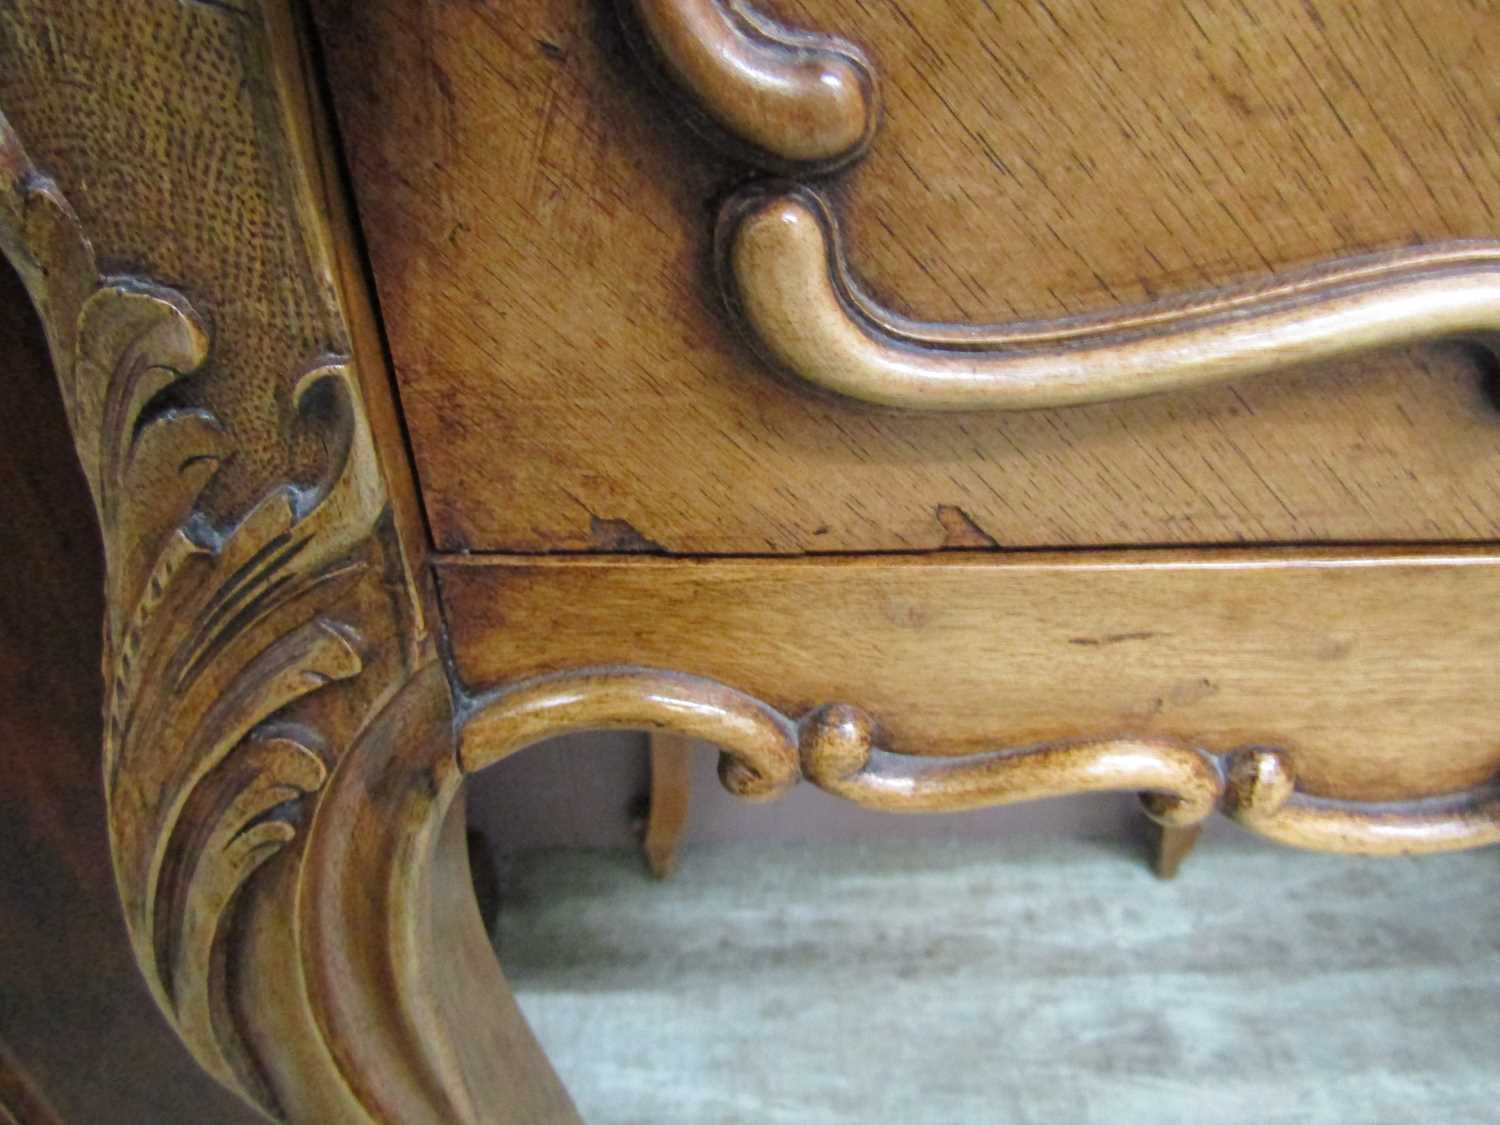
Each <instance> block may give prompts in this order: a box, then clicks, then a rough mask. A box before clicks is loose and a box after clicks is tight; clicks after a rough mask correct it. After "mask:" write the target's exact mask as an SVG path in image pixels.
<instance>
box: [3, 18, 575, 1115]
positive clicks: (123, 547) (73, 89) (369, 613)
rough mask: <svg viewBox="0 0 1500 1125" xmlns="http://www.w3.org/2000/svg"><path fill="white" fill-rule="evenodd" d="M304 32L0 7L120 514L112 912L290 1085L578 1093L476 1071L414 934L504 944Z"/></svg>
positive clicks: (68, 315)
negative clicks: (462, 798) (468, 886)
mask: <svg viewBox="0 0 1500 1125" xmlns="http://www.w3.org/2000/svg"><path fill="white" fill-rule="evenodd" d="M305 58H306V56H305V53H304V50H303V44H302V42H301V40H300V34H299V31H298V25H297V23H296V22H295V19H294V13H293V8H292V7H291V6H290V5H289V4H285V3H281V2H279V0H266V2H263V3H249V2H246V3H242V4H235V5H229V4H182V3H178V2H176V0H126V2H124V3H113V2H111V3H108V4H104V3H98V4H95V3H84V4H73V3H67V4H64V3H35V2H31V0H20V2H18V3H14V4H10V5H6V6H3V7H0V106H3V108H4V114H5V115H4V116H0V251H3V252H4V253H5V255H6V256H7V258H8V259H9V260H10V261H11V262H12V263H13V265H14V266H15V268H16V270H17V272H18V273H19V275H20V276H21V278H22V281H23V282H24V283H25V285H26V287H27V290H28V292H29V294H30V296H31V298H32V300H33V302H34V304H35V305H36V307H37V309H38V311H39V313H40V315H41V320H42V323H43V325H44V329H45V331H46V334H47V337H48V343H49V347H50V350H51V353H52V358H53V362H54V366H55V368H56V374H57V378H58V382H59V384H60V387H61V390H62V395H63V398H64V401H65V405H66V408H67V413H68V416H69V421H70V425H71V428H72V431H73V436H74V443H75V446H76V448H77V452H78V455H79V459H80V461H81V462H82V465H83V469H84V472H85V475H86V477H87V479H88V483H89V487H90V489H91V491H92V494H93V499H94V503H95V506H96V508H97V511H98V515H99V520H100V524H101V528H102V532H103V540H104V544H105V554H106V572H107V574H106V595H107V610H106V620H105V626H104V633H105V637H104V641H105V646H104V647H105V656H104V673H105V678H106V688H105V725H106V737H105V746H104V755H103V756H104V763H103V765H104V775H105V789H106V798H107V806H108V813H109V829H110V837H111V845H112V852H113V860H114V867H115V877H116V881H117V883H118V886H119V890H120V895H121V899H122V903H123V906H124V913H125V918H126V922H127V926H128V929H129V933H130V937H131V941H132V945H133V948H134V953H135V955H136V958H137V960H138V962H139V964H140V967H141V969H142V971H143V973H144V975H145V977H146V979H147V981H148V983H149V985H150V987H151V990H152V992H153V994H154V996H155V998H156V1000H157V1002H158V1003H159V1004H160V1006H161V1007H162V1009H163V1011H164V1012H165V1013H166V1014H167V1016H168V1018H169V1019H170V1020H171V1022H172V1023H173V1025H174V1026H175V1027H176V1029H177V1031H178V1032H179V1033H180V1035H181V1036H182V1038H183V1040H184V1042H185V1043H186V1044H187V1046H188V1048H189V1049H190V1050H191V1051H192V1053H193V1055H194V1056H195V1057H196V1059H197V1060H198V1062H199V1063H200V1064H201V1065H202V1066H203V1067H204V1068H205V1069H206V1070H208V1071H209V1072H210V1073H211V1074H213V1075H214V1076H215V1077H216V1078H218V1079H219V1080H220V1081H221V1082H223V1083H224V1084H225V1085H226V1086H228V1087H230V1088H231V1089H233V1090H235V1091H236V1092H238V1093H239V1094H241V1095H243V1096H244V1097H245V1098H246V1099H247V1100H249V1101H250V1102H251V1103H253V1104H254V1105H256V1106H258V1107H259V1108H260V1109H261V1110H263V1111H264V1112H266V1113H267V1114H269V1115H271V1116H274V1117H278V1118H284V1119H287V1120H292V1121H318V1122H323V1121H341V1122H342V1121H349V1122H359V1121H370V1122H376V1121H403V1122H405V1121H430V1122H449V1121H477V1120H490V1119H493V1115H494V1114H503V1113H507V1112H509V1111H510V1110H512V1109H514V1108H515V1107H516V1106H517V1105H518V1104H519V1103H520V1102H522V1101H525V1100H526V1099H527V1098H530V1097H531V1096H532V1095H533V1094H536V1095H537V1097H538V1098H539V1099H540V1101H541V1102H542V1103H543V1104H544V1105H545V1106H547V1107H549V1108H550V1109H551V1110H555V1111H556V1114H555V1116H556V1117H557V1118H558V1119H567V1115H568V1109H567V1100H566V1096H565V1095H563V1094H562V1093H561V1091H560V1088H558V1087H556V1083H555V1080H553V1079H551V1078H550V1072H549V1071H548V1070H547V1068H546V1065H545V1062H544V1061H543V1060H541V1059H540V1056H539V1055H538V1054H536V1052H535V1049H534V1047H528V1041H527V1039H526V1038H525V1033H524V1029H522V1030H521V1031H520V1032H516V1031H515V1030H514V1029H513V1028H512V1029H511V1030H510V1031H509V1032H508V1034H510V1035H511V1036H512V1039H511V1045H512V1047H513V1048H514V1050H513V1051H512V1052H511V1053H510V1054H508V1055H507V1056H506V1057H505V1058H503V1059H500V1060H498V1061H497V1062H495V1063H494V1064H493V1065H492V1066H490V1068H489V1071H488V1073H489V1074H490V1075H491V1076H492V1077H491V1081H490V1085H489V1087H488V1088H487V1087H486V1083H485V1079H484V1076H483V1075H480V1076H479V1077H476V1074H477V1073H478V1070H477V1068H476V1066H475V1065H474V1062H473V1059H472V1058H471V1057H470V1055H471V1054H472V1052H470V1053H469V1054H466V1053H465V1052H464V1050H463V1049H461V1048H460V1047H458V1046H455V1041H454V1040H455V1036H456V1035H457V1032H456V1031H455V1028H462V1029H463V1031H464V1033H466V1034H469V1033H477V1034H478V1035H480V1036H481V1037H483V1036H484V1035H486V1034H488V1032H487V1031H486V1028H487V1026H488V1025H487V1024H486V1022H485V1020H484V1019H483V1017H482V1015H481V1016H479V1017H477V1018H476V1019H474V1020H473V1021H466V1020H463V1019H457V1018H451V1017H452V1009H453V1008H454V1007H455V1006H459V1007H461V1006H462V1004H463V1002H464V1001H463V1000H462V998H460V999H458V1000H455V999H454V997H455V996H456V995H457V994H456V992H455V991H454V990H453V989H452V988H451V987H449V986H448V985H447V984H445V980H446V978H445V977H444V975H443V974H444V973H445V972H448V971H449V970H447V969H444V968H442V966H441V964H439V965H438V967H437V968H434V967H433V966H434V964H437V963H438V959H437V958H434V957H432V956H430V954H429V951H428V950H427V949H426V946H425V942H427V941H429V940H435V939H434V938H433V936H432V935H433V934H434V933H436V932H439V929H438V928H439V927H448V929H446V930H442V931H441V932H445V933H447V934H448V938H447V941H446V943H445V944H447V945H448V946H449V947H450V948H453V949H458V950H462V951H464V952H463V954H462V956H464V957H468V958H470V959H472V956H473V953H472V951H473V949H474V948H476V947H477V948H481V949H485V956H487V957H488V956H489V954H488V952H487V948H486V947H485V946H484V938H483V932H482V929H480V927H479V923H478V920H477V916H475V917H474V918H473V919H472V920H471V919H470V918H469V917H468V915H467V914H465V913H464V912H463V910H462V909H460V910H459V911H458V912H457V913H456V914H455V915H454V916H453V917H454V918H456V921H454V920H453V919H446V918H445V919H436V920H435V919H434V913H433V911H434V908H433V895H434V890H433V878H434V876H433V868H434V864H435V860H436V859H437V857H438V856H439V853H440V852H441V851H442V849H441V848H440V847H439V831H438V830H439V828H440V826H441V825H442V824H443V822H444V817H445V816H446V814H447V810H448V809H449V808H450V806H451V803H452V800H453V798H454V796H455V793H456V777H457V775H456V769H455V759H454V755H453V752H452V745H451V738H450V737H449V736H448V729H449V720H450V715H451V704H450V701H449V696H448V692H447V686H446V681H445V680H444V677H443V675H442V673H441V670H440V669H439V668H438V666H437V662H436V656H435V652H434V649H433V643H432V639H431V637H430V636H429V635H428V634H427V631H426V626H425V624H424V622H425V620H426V615H427V608H426V604H425V596H424V594H423V593H422V586H421V582H420V580H419V577H418V574H419V570H418V568H419V566H420V560H421V556H422V551H423V544H422V543H421V542H419V541H417V540H415V539H414V538H413V536H412V534H411V527H412V520H411V507H410V505H411V484H410V481H409V480H408V479H406V478H405V477H404V476H403V473H404V465H402V464H401V459H400V456H399V453H393V452H392V449H391V446H392V445H393V444H394V445H395V448H397V449H399V444H398V443H393V442H392V441H391V439H392V438H393V437H394V435H393V434H389V433H387V434H385V435H384V437H383V438H381V439H377V436H376V427H377V426H383V425H388V424H390V421H391V419H392V417H393V411H392V410H391V408H390V406H389V404H388V403H383V402H382V401H381V400H380V398H379V393H380V391H381V389H382V388H383V386H384V372H383V371H382V370H381V360H380V355H379V350H378V347H374V348H372V347H371V346H370V343H369V340H370V336H369V333H368V320H367V319H366V317H367V310H364V309H363V306H362V304H361V302H362V300H363V298H362V295H361V294H360V293H359V291H358V289H357V288H351V282H350V278H351V276H353V277H354V278H355V280H354V282H353V284H354V285H356V286H357V284H358V282H357V274H355V273H354V271H353V270H352V269H351V267H350V264H349V262H350V259H351V257H352V253H351V251H350V250H349V247H348V244H347V239H348V232H347V230H343V231H342V233H341V228H340V227H339V224H340V222H341V220H342V216H341V213H340V211H339V203H338V200H337V198H336V195H335V194H333V192H332V189H330V187H329V183H328V175H329V174H328V172H327V168H328V166H329V163H330V162H329V161H328V157H327V154H326V152H325V151H324V149H323V148H322V139H321V136H320V134H319V124H318V121H317V118H316V113H315V107H314V106H313V104H312V101H311V96H310V94H309V91H308V89H307V86H306V79H305V73H304V67H305V65H306V63H305ZM341 240H342V241H341ZM372 389H373V390H372ZM378 446H379V447H378ZM58 565H62V566H65V565H67V560H66V559H59V560H58ZM398 695H399V697H400V698H401V700H402V701H403V702H402V704H401V705H400V706H396V705H395V704H394V703H393V700H395V699H396V698H397V697H398ZM406 735H410V737H405V736H406ZM351 823H358V824H360V825H362V827H360V828H359V829H358V830H357V831H350V828H349V826H350V824H351ZM372 845H373V846H372ZM444 854H446V853H444ZM444 878H445V879H446V880H447V881H448V882H453V881H454V880H455V877H454V875H452V874H451V873H450V874H448V875H446V876H444ZM376 935H381V937H380V938H379V939H377V937H376ZM474 995H475V999H474V1001H473V1002H474V1003H475V1004H476V1005H483V1006H484V1007H485V1008H488V1009H493V1010H495V1011H500V1012H502V1013H503V1011H504V1006H505V1005H506V1004H507V1003H508V997H507V996H506V994H505V992H504V988H503V984H502V983H501V982H499V981H498V980H496V981H494V982H493V983H492V985H491V986H490V987H488V988H486V989H483V990H477V989H476V990H475V994H474ZM510 1018H511V1019H512V1021H513V1022H514V1023H517V1024H518V1023H519V1021H518V1018H517V1017H513V1016H512V1017H510ZM476 1028H477V1029H478V1030H477V1032H475V1031H474V1029H476ZM356 1031H357V1034H355V1032H356ZM512 1063H514V1064H515V1070H514V1072H512V1077H513V1078H514V1076H515V1075H516V1074H519V1075H520V1077H519V1078H515V1079H514V1081H512V1080H511V1079H509V1078H506V1077H504V1074H505V1073H506V1072H507V1070H508V1068H510V1067H511V1065H512ZM528 1084H529V1085H528ZM528 1090H529V1093H528ZM538 1091H540V1093H539V1094H538V1093H537V1092H538Z"/></svg>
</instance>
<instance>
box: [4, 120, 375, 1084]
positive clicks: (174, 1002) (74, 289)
mask: <svg viewBox="0 0 1500 1125" xmlns="http://www.w3.org/2000/svg"><path fill="white" fill-rule="evenodd" d="M0 152H3V159H4V166H3V167H4V177H5V183H4V211H3V218H4V220H5V221H4V223H3V224H0V232H3V237H4V247H3V248H4V249H5V251H6V252H7V255H8V256H9V258H10V259H11V261H12V262H13V263H15V265H16V266H17V268H18V270H19V271H20V273H21V275H22V277H23V280H24V281H25V282H26V284H27V287H28V290H29V291H30V293H31V295H32V297H33V300H34V301H35V303H36V305H37V307H38V309H39V310H40V312H41V313H42V317H43V321H44V324H45V327H46V330H47V333H48V336H49V342H50V344H51V347H52V352H53V359H54V363H55V366H56V369H57V373H58V377H59V382H60V383H61V385H62V388H63V393H64V398H65V401H66V405H67V409H68V414H69V420H70V424H71V426H72V430H73V433H74V437H75V445H76V447H77V450H78V454H79V458H80V460H81V462H82V464H83V468H84V471H85V475H86V477H87V479H88V483H89V487H90V489H91V490H92V493H93V497H94V502H95V505H96V507H97V510H98V513H99V520H100V525H101V530H102V533H103V542H104V550H105V556H106V562H107V584H108V590H107V606H108V609H107V611H106V613H107V618H106V621H105V629H104V633H105V636H104V676H105V704H104V723H105V747H104V775H105V789H106V799H107V803H108V809H109V817H110V831H111V838H112V841H113V847H114V859H115V867H116V876H117V880H118V883H119V888H120V894H121V899H122V902H123V905H124V910H125V918H126V922H127V926H128V929H129V932H130V936H131V940H132V942H133V943H134V946H135V952H136V955H137V957H138V959H139V961H140V964H141V966H142V968H143V969H144V970H145V974H146V978H147V981H148V983H149V984H150V986H151V989H152V991H153V993H154V994H155V996H156V998H157V1000H158V1002H159V1003H160V1004H161V1006H162V1008H163V1009H164V1010H165V1011H166V1012H167V1014H168V1016H169V1017H170V1018H171V1019H172V1020H173V1022H174V1023H175V1024H176V1025H177V1027H178V1029H179V1030H180V1031H181V1033H182V1034H183V1037H184V1039H185V1040H186V1041H187V1043H188V1044H189V1046H190V1047H191V1048H192V1049H193V1051H194V1053H195V1054H196V1055H197V1057H198V1059H199V1061H200V1062H201V1063H202V1064H203V1065H204V1066H205V1067H206V1068H207V1069H208V1070H209V1071H210V1072H212V1073H213V1074H214V1075H215V1076H216V1077H218V1078H219V1079H220V1080H221V1081H223V1082H225V1083H226V1084H228V1085H230V1086H232V1087H235V1088H237V1089H240V1090H241V1091H242V1092H246V1093H247V1094H249V1095H250V1096H251V1097H252V1098H253V1100H255V1101H257V1102H259V1103H260V1104H262V1105H263V1106H268V1107H270V1106H274V1104H275V1098H274V1096H273V1095H272V1093H271V1091H270V1090H269V1089H268V1088H267V1086H266V1084H265V1081H264V1078H263V1075H262V1073H261V1070H260V1067H259V1066H258V1064H257V1062H256V1060H255V1059H254V1058H253V1051H251V1049H250V1048H249V1046H248V1045H247V1043H246V1042H245V1041H244V1038H243V1036H242V1035H241V1033H240V1029H239V1028H238V1027H236V1025H235V1021H234V1019H233V1016H232V1011H233V1005H232V1004H231V1003H230V1002H229V1000H228V997H227V985H226V980H225V957H226V952H225V948H224V947H225V942H226V941H227V940H228V939H229V937H230V933H231V931H232V929H233V915H234V912H235V910H236V908H237V906H238V902H239V896H240V892H241V891H242V889H243V888H244V887H245V885H246V883H247V881H248V880H250V879H251V877H252V876H253V875H254V873H255V872H256V871H257V870H258V869H259V868H260V867H261V866H262V865H263V864H265V863H266V862H267V861H268V860H270V859H271V858H272V857H273V856H275V855H276V854H277V853H278V852H279V851H280V850H281V849H283V848H284V847H286V845H287V844H288V843H289V842H290V841H291V840H292V839H293V838H294V837H295V836H296V834H297V832H298V831H299V827H300V825H301V823H302V822H303V820H304V819H305V818H306V816H307V815H308V808H307V805H306V802H305V798H306V797H307V796H308V795H309V794H311V793H315V792H316V791H317V790H318V789H319V788H320V787H321V786H322V785H323V784H324V782H325V781H326V779H327V778H328V775H329V772H330V770H331V769H332V768H333V766H334V764H335V749H334V747H333V745H332V742H331V740H334V739H337V738H339V737H341V736H346V735H347V734H348V733H350V732H349V731H348V730H347V729H343V728H344V726H345V725H346V724H342V723H338V724H336V725H337V726H338V727H339V728H340V729H335V730H327V729H322V727H323V724H320V722H319V718H320V716H319V715H318V714H317V713H316V711H315V710H314V711H312V712H311V713H304V712H297V711H296V705H297V704H298V703H299V702H301V701H304V700H307V699H309V698H313V697H315V696H317V694H318V693H320V692H323V691H325V690H326V689H327V688H328V687H329V686H330V685H333V684H337V683H339V682H340V681H345V680H349V679H351V678H352V677H355V676H357V675H358V674H359V673H360V671H361V669H362V667H363V665H364V662H365V658H364V652H363V646H364V643H365V642H364V640H363V638H362V635H361V634H362V629H363V628H364V627H365V624H366V623H365V622H364V621H362V620H361V612H360V610H359V609H358V608H357V607H356V605H355V603H356V602H357V599H354V598H351V596H350V595H351V588H352V587H353V586H354V585H355V584H357V583H360V582H368V581H369V579H370V577H371V576H372V574H373V575H375V576H376V577H377V578H378V575H379V570H380V567H381V560H380V555H381V545H380V544H379V543H378V541H377V533H378V529H379V528H380V525H381V522H382V517H383V513H384V510H385V507H386V497H385V494H384V489H383V487H382V484H381V481H380V478H379V474H378V472H377V468H376V464H375V459H374V452H373V448H372V441H371V436H370V432H369V428H368V425H367V423H366V421H365V419H364V417H363V414H362V411H361V409H360V407H359V404H358V401H357V398H356V392H355V390H354V388H353V386H352V385H351V382H350V374H349V371H348V369H347V365H346V363H345V362H344V361H343V360H342V359H340V358H339V357H319V358H317V359H315V360H314V361H313V362H311V363H310V365H309V368H308V370H307V371H306V373H305V374H303V375H302V377H301V378H300V379H299V380H298V381H297V383H296V385H295V391H294V396H293V402H292V403H291V404H290V406H291V408H292V413H293V414H294V415H295V416H296V417H299V418H310V419H313V420H314V421H315V422H316V424H318V425H319V426H321V427H322V428H323V431H324V432H325V433H327V434H328V435H329V440H328V450H327V465H326V471H325V473H324V475H323V478H322V479H321V480H319V481H317V482H316V483H314V484H313V485H310V486H297V485H294V484H284V485H282V486H280V487H276V488H273V489H272V490H271V491H269V492H268V493H267V494H266V495H265V496H264V498H263V499H262V500H261V501H260V502H259V503H258V504H257V505H256V506H255V507H254V508H253V509H252V510H251V511H250V512H248V513H246V514H245V515H244V516H243V517H241V518H239V519H237V520H235V521H233V522H232V523H230V524H227V525H226V524H222V523H220V522H217V521H216V520H215V519H214V518H212V517H211V516H209V515H208V514H206V513H205V511H204V510H203V509H202V507H201V506H200V498H201V496H202V494H203V491H204V489H205V488H206V487H207V486H208V484H209V482H210V481H211V480H212V479H213V478H214V476H215V475H216V474H217V473H218V472H220V471H221V469H222V467H223V466H224V465H225V463H226V462H227V461H228V460H229V459H230V458H232V457H233V456H234V455H235V451H236V444H235V440H234V436H233V435H232V434H230V433H227V432H226V431H225V429H224V428H223V427H222V426H221V425H220V424H219V422H218V421H217V420H216V419H215V418H214V416H213V415H212V414H210V413H208V412H207V411H204V410H200V409H195V408H192V407H190V406H186V405H183V404H182V402H183V401H184V400H183V399H182V398H180V397H179V396H177V395H176V394H175V393H174V392H175V391H176V390H177V389H178V387H179V385H180V384H181V383H182V382H183V381H184V380H188V379H190V377H191V376H192V375H193V373H194V372H195V371H197V370H198V369H199V368H200V367H202V366H203V364H204V363H205V361H206V360H207V358H208V355H209V351H210V348H211V338H210V333H209V331H208V329H207V328H206V327H205V325H204V324H203V322H202V320H201V319H200V318H199V317H198V315H197V314H196V313H195V312H194V310H193V307H192V305H191V303H190V302H189V301H188V300H187V299H186V298H185V297H184V296H183V295H182V294H181V293H179V292H177V291H175V290H173V289H170V288H167V287H165V286H160V285H155V284H153V283H151V282H150V281H147V280H143V279H140V278H134V277H108V276H101V274H100V272H99V269H98V267H97V264H96V262H95V258H94V252H93V249H92V247H91V245H90V243H89V240H88V238H87V237H86V236H85V234H84V232H83V230H82V227H81V225H80V223H79V222H78V219H77V217H76V216H75V215H74V213H73V210H72V208H71V207H70V206H69V205H68V202H67V200H66V199H65V198H64V197H63V195H62V193H61V192H60V191H59V190H58V188H57V186H56V185H55V184H54V183H53V182H52V181H51V180H49V179H48V178H47V177H46V176H44V175H43V174H42V173H41V172H40V171H39V170H38V169H36V168H35V167H34V166H32V165H31V163H30V161H29V160H28V159H27V158H26V155H25V152H24V150H23V148H22V147H21V144H20V141H19V138H17V137H16V136H15V134H14V132H13V131H12V130H11V129H10V128H9V126H8V125H7V124H5V122H4V120H3V118H0ZM386 629H387V627H386V626H385V625H384V624H383V623H382V624H381V625H380V626H379V631H380V632H385V631H386Z"/></svg>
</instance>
